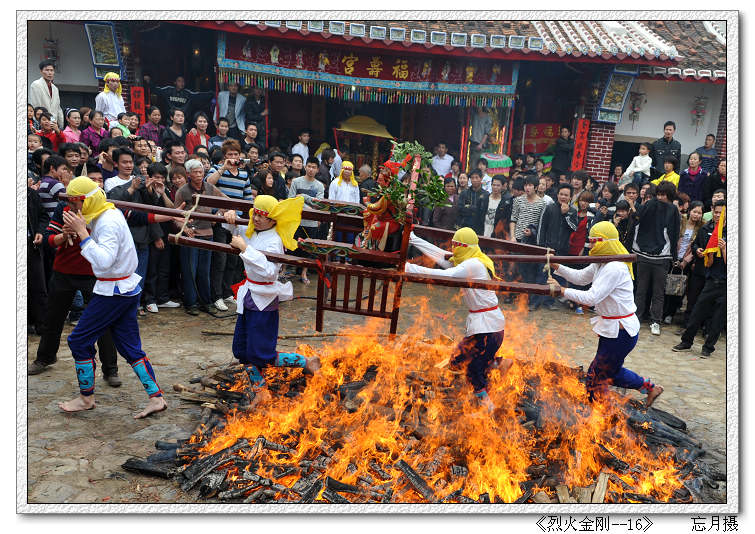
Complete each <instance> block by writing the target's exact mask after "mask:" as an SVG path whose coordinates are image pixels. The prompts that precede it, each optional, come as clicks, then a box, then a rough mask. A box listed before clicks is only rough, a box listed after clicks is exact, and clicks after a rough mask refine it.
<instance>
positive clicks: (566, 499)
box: [556, 484, 577, 504]
mask: <svg viewBox="0 0 755 534" xmlns="http://www.w3.org/2000/svg"><path fill="white" fill-rule="evenodd" d="M556 496H557V497H558V502H560V503H562V504H572V503H576V502H577V500H576V499H574V498H573V497H572V496H571V495H569V488H568V487H567V486H566V485H564V484H559V485H558V486H556Z"/></svg>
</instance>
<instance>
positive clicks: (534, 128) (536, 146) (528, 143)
mask: <svg viewBox="0 0 755 534" xmlns="http://www.w3.org/2000/svg"><path fill="white" fill-rule="evenodd" d="M558 129H559V125H558V123H553V124H551V123H539V124H527V125H525V126H524V147H523V150H522V152H524V153H525V154H527V153H529V152H534V153H535V154H540V153H542V152H545V151H546V149H547V148H548V147H549V146H551V145H552V144H553V143H555V142H556V139H557V138H558Z"/></svg>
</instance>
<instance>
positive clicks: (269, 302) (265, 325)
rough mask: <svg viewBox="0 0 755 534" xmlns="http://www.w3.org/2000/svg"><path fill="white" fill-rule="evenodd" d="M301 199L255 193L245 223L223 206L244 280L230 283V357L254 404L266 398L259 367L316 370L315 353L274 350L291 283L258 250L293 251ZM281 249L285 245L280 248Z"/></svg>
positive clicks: (308, 371) (279, 252) (311, 371)
mask: <svg viewBox="0 0 755 534" xmlns="http://www.w3.org/2000/svg"><path fill="white" fill-rule="evenodd" d="M303 206H304V198H303V197H294V198H289V199H286V200H283V201H281V202H279V201H278V200H276V199H275V197H272V196H269V195H257V197H256V198H255V199H254V207H253V208H252V209H251V210H249V225H248V226H247V227H246V228H243V227H239V226H237V225H236V224H235V223H236V211H234V210H228V211H226V212H225V218H226V221H227V222H228V225H226V227H227V229H228V230H230V231H231V234H233V237H232V238H231V246H232V247H233V248H235V249H238V250H240V251H241V254H240V257H241V260H242V261H243V262H244V270H245V275H244V276H245V278H244V280H243V281H242V282H241V283H239V284H237V285H235V286H234V287H233V289H234V292H236V295H235V297H236V313H237V314H238V318H237V319H236V329H235V331H234V333H233V355H234V357H235V358H236V359H237V360H239V362H241V363H242V364H243V365H244V368H245V369H246V372H247V375H248V377H249V382H250V384H251V387H252V391H254V393H255V405H256V404H257V403H259V402H261V401H262V400H265V399H266V398H269V397H270V393H269V392H268V391H267V388H265V378H264V377H263V376H262V370H263V369H264V368H265V367H300V368H303V369H304V371H305V372H307V373H309V374H312V373H314V372H315V371H317V370H318V369H319V368H320V359H319V358H318V357H317V356H313V357H311V358H305V357H304V356H302V355H301V354H297V353H295V352H278V351H277V350H276V348H277V344H278V304H279V302H280V301H282V300H291V298H292V297H293V288H292V286H291V282H286V283H285V284H282V283H281V282H279V281H278V273H279V271H280V264H277V263H273V262H271V261H269V260H268V259H267V258H266V257H265V255H264V254H263V252H272V253H275V254H283V252H284V250H285V248H287V249H289V250H296V248H297V243H296V240H294V233H295V232H296V229H297V228H298V227H299V223H300V222H301V212H302V207H303ZM284 247H285V248H284Z"/></svg>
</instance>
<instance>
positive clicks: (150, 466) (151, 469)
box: [121, 458, 176, 478]
mask: <svg viewBox="0 0 755 534" xmlns="http://www.w3.org/2000/svg"><path fill="white" fill-rule="evenodd" d="M121 467H122V468H123V469H125V470H127V471H133V472H135V473H139V474H142V475H149V476H153V477H160V478H170V477H172V476H173V475H174V474H176V466H175V465H174V464H173V463H172V462H160V463H152V462H149V461H145V460H142V459H141V458H129V459H128V460H126V461H125V462H124V463H123V464H122V465H121Z"/></svg>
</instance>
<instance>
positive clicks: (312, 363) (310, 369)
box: [304, 356, 322, 375]
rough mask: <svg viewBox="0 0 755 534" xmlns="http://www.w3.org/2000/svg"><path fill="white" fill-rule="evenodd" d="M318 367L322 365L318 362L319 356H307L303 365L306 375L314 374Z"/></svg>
mask: <svg viewBox="0 0 755 534" xmlns="http://www.w3.org/2000/svg"><path fill="white" fill-rule="evenodd" d="M320 367H322V364H321V363H320V357H319V356H312V357H311V358H307V363H306V365H305V366H304V372H305V373H306V374H308V375H313V374H315V371H317V370H319V369H320Z"/></svg>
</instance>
